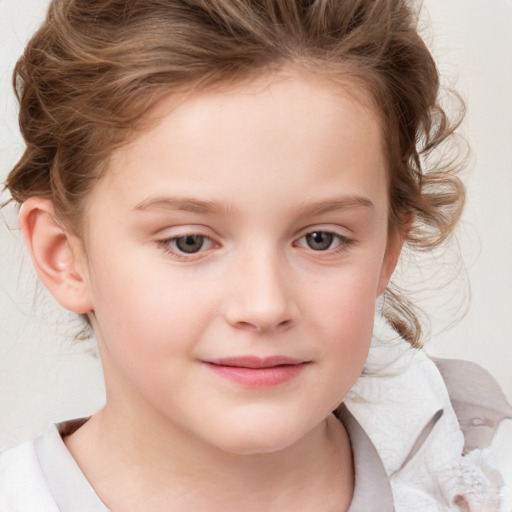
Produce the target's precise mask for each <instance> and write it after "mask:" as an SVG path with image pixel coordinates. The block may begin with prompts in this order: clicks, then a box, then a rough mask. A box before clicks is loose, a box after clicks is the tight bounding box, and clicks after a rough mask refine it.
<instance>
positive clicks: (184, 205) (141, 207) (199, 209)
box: [133, 196, 228, 214]
mask: <svg viewBox="0 0 512 512" xmlns="http://www.w3.org/2000/svg"><path fill="white" fill-rule="evenodd" d="M133 210H134V211H147V210H181V211H185V212H192V213H203V214H219V213H226V212H227V211H228V208H227V207H226V206H224V205H223V204H221V203H218V202H216V201H202V200H200V199H195V198H190V197H178V196H165V197H163V196H162V197H149V198H147V199H144V201H141V202H140V203H139V204H138V205H137V206H135V208H133Z"/></svg>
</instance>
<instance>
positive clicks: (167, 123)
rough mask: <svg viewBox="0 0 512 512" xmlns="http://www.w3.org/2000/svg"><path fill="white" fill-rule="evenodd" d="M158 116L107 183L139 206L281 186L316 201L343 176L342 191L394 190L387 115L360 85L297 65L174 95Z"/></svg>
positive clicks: (121, 154)
mask: <svg viewBox="0 0 512 512" xmlns="http://www.w3.org/2000/svg"><path fill="white" fill-rule="evenodd" d="M149 121H150V122H149V123H148V128H147V129H146V130H143V131H141V132H140V133H139V134H138V135H137V136H136V137H135V138H134V139H133V140H132V141H131V142H130V143H129V144H127V145H126V146H124V147H122V148H120V149H119V150H117V151H116V152H115V153H114V154H113V155H112V158H111V160H110V162H109V166H108V169H107V172H106V173H105V175H104V177H103V178H102V180H101V181H103V184H101V183H100V187H99V188H101V187H102V186H105V187H108V188H109V189H110V191H109V193H110V194H114V195H115V197H125V198H127V200H128V201H131V203H132V207H136V205H137V204H140V202H141V201H144V200H146V199H147V198H151V196H155V195H165V194H167V195H171V196H176V195H187V196H190V195H191V192H193V195H197V196H198V198H199V199H205V200H211V199H215V200H220V201H223V200H226V201H231V200H235V201H236V199H237V198H236V194H234V191H238V193H239V194H238V195H239V197H243V196H244V194H248V195H254V194H256V193H257V192H258V193H261V194H269V193H271V191H273V189H275V188H278V189H279V190H280V191H281V195H282V196H283V198H284V195H288V196H290V197H293V195H294V194H295V196H296V197H295V201H296V202H297V201H298V202H301V201H303V200H306V199H307V197H306V196H308V195H309V196H312V197H311V200H312V201H315V200H321V199H322V196H323V195H325V194H327V193H328V192H329V189H331V188H332V187H333V185H334V183H335V182H336V179H337V178H343V177H345V178H350V179H348V180H345V183H342V182H341V181H340V182H339V183H337V185H339V187H340V190H339V192H340V193H341V192H343V190H342V189H343V188H344V187H349V188H350V187H352V188H354V190H349V191H348V192H350V193H354V194H357V195H361V194H362V193H363V192H364V193H365V194H366V195H368V194H369V195H372V196H374V198H373V199H372V201H374V200H378V201H382V200H383V198H382V196H386V193H385V189H386V171H385V159H384V158H383V151H382V134H381V127H380V122H379V117H378V115H377V114H376V112H375V110H374V109H373V108H372V102H371V99H370V98H369V97H368V95H367V94H365V93H364V92H361V91H356V89H355V87H340V85H339V84H334V83H333V82H332V81H328V80H327V79H323V78H319V77H315V76H312V75H307V74H304V73H302V74H299V73H287V74H281V75H277V76H272V77H265V78H261V79H258V80H255V81H252V82H250V83H244V84H236V85H232V86H230V87H223V88H218V89H212V90H205V91H200V92H197V93H195V94H191V95H189V96H187V97H184V96H176V95H169V96H168V97H166V98H165V99H164V100H163V101H161V102H160V103H159V104H158V105H157V107H156V108H155V109H154V110H153V111H152V112H151V114H150V117H149ZM333 179H334V181H333ZM350 180H352V182H351V183H349V182H350ZM355 188H359V190H355ZM382 189H384V194H383V190H382ZM315 195H316V196H318V197H313V196H315Z"/></svg>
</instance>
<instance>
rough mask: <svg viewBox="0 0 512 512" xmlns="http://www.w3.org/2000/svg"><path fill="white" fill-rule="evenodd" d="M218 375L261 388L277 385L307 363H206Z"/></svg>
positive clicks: (293, 375)
mask: <svg viewBox="0 0 512 512" xmlns="http://www.w3.org/2000/svg"><path fill="white" fill-rule="evenodd" d="M206 364H207V366H208V367H209V368H210V369H211V370H212V371H213V372H215V373H216V374H217V375H219V376H220V377H223V378H225V379H227V380H230V381H232V382H236V383H237V384H241V385H243V386H247V387H254V388H263V387H272V386H279V385H280V384H284V383H286V382H289V381H291V380H292V379H294V378H295V377H297V376H298V375H299V374H300V373H301V372H302V370H304V368H305V367H306V365H307V364H308V363H301V364H286V365H282V366H271V367H266V368H246V367H242V366H222V365H217V364H211V363H206Z"/></svg>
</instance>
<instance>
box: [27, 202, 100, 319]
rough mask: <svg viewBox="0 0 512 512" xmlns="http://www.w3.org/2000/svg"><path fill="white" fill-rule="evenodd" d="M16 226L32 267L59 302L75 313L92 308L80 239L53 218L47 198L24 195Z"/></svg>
mask: <svg viewBox="0 0 512 512" xmlns="http://www.w3.org/2000/svg"><path fill="white" fill-rule="evenodd" d="M19 218H20V226H21V229H22V231H23V236H24V238H25V243H26V245H27V248H28V250H29V252H30V256H31V258H32V262H33V264H34V267H35V269H36V271H37V273H38V275H39V277H40V279H41V281H42V282H43V284H44V285H45V286H46V288H47V289H48V290H49V292H50V293H51V294H52V295H53V297H54V298H55V299H56V300H57V302H58V303H59V304H61V306H63V307H65V308H66V309H68V310H70V311H73V312H75V313H79V314H85V313H88V312H90V311H92V310H93V306H92V301H91V298H90V294H89V288H88V286H87V280H86V277H87V276H86V267H85V260H84V255H83V251H82V249H81V244H80V241H79V240H78V239H77V238H76V237H75V236H73V235H71V234H70V233H68V232H67V231H66V230H65V229H64V228H63V227H62V226H61V225H60V224H59V222H58V221H57V219H56V218H55V214H54V209H53V204H52V202H51V201H48V200H46V199H41V198H39V197H31V198H29V199H27V200H26V201H25V202H24V203H23V204H22V205H21V208H20V213H19Z"/></svg>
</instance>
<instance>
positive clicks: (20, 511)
mask: <svg viewBox="0 0 512 512" xmlns="http://www.w3.org/2000/svg"><path fill="white" fill-rule="evenodd" d="M0 510H1V511H2V512H43V511H44V512H59V509H58V507H57V505H56V504H55V502H54V500H53V498H52V496H51V493H50V490H49V488H48V485H47V483H46V480H45V477H44V474H43V471H42V469H41V466H40V464H39V460H38V457H37V454H36V450H35V446H34V442H33V441H27V442H25V443H23V444H20V445H18V446H16V447H14V448H11V449H9V450H6V451H5V452H3V453H1V454H0Z"/></svg>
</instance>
